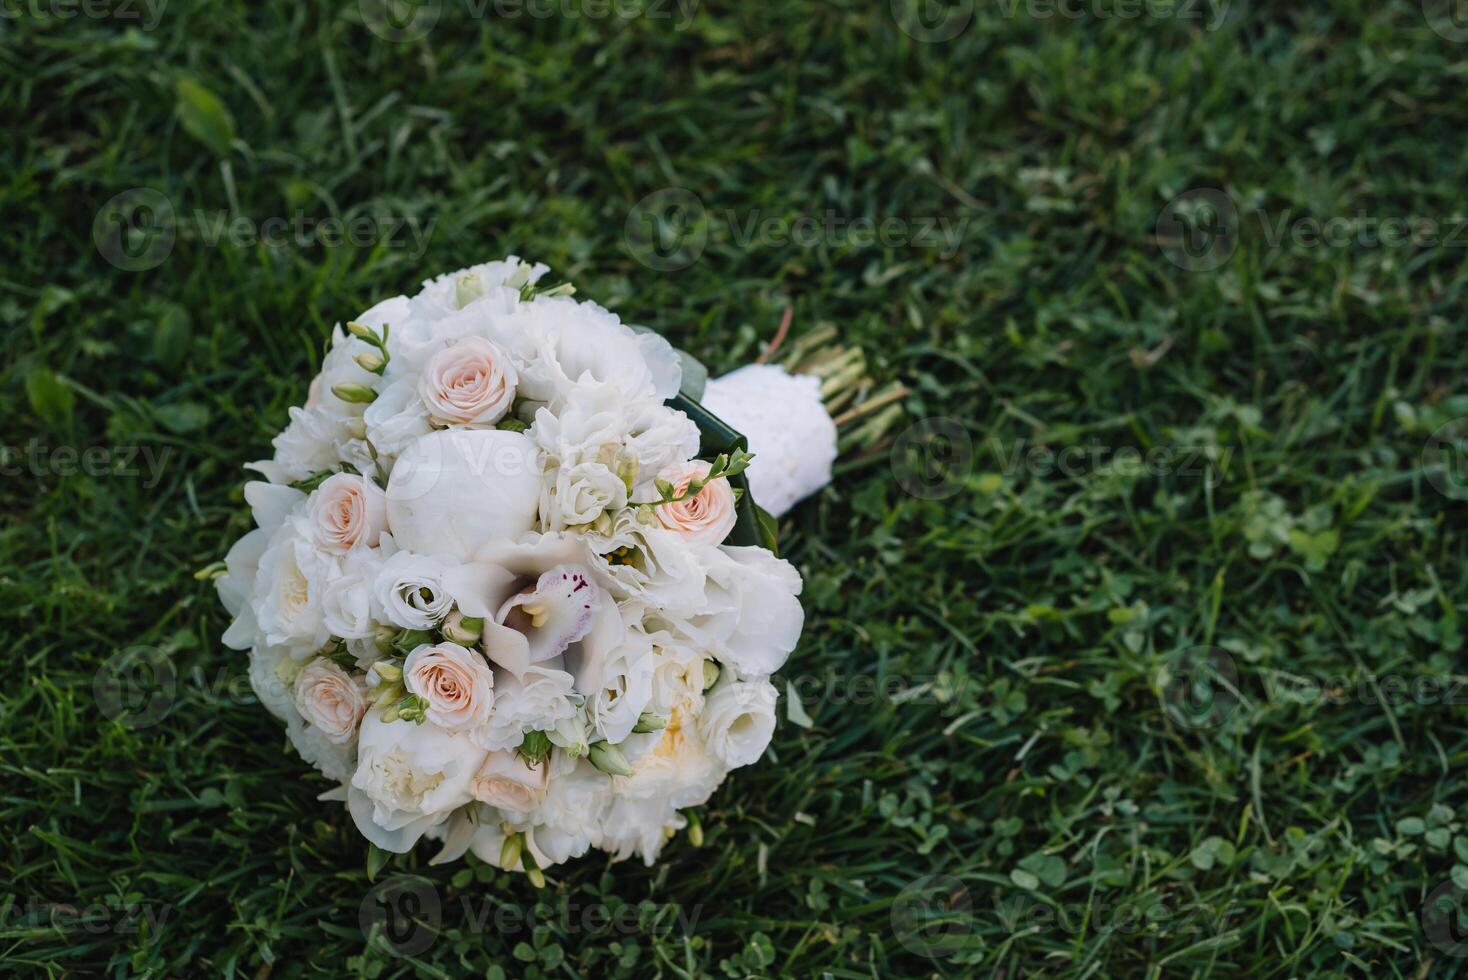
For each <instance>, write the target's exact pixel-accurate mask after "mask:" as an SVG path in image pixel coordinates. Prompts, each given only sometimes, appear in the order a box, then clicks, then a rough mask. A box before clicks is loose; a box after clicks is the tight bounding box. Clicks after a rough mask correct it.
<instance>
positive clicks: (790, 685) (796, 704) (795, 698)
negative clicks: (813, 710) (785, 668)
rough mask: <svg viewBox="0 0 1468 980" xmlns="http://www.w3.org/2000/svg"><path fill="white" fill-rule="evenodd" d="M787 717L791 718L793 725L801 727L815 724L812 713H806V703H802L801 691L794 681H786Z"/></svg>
mask: <svg viewBox="0 0 1468 980" xmlns="http://www.w3.org/2000/svg"><path fill="white" fill-rule="evenodd" d="M785 717H786V718H789V719H790V723H791V724H792V725H799V726H800V727H801V728H810V727H811V726H813V725H814V724H815V722H814V721H812V720H811V717H810V715H808V714H806V713H805V705H803V704H801V703H800V692H799V691H797V690H796V689H795V683H794V682H793V681H786V682H785Z"/></svg>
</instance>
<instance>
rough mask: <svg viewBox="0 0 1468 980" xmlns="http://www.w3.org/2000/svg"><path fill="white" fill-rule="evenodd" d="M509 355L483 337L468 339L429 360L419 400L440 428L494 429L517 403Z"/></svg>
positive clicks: (422, 379)
mask: <svg viewBox="0 0 1468 980" xmlns="http://www.w3.org/2000/svg"><path fill="white" fill-rule="evenodd" d="M517 380H518V378H517V376H516V373H515V367H514V365H513V364H511V363H510V358H509V355H508V354H506V353H505V352H504V351H502V350H500V349H499V348H498V347H497V346H495V345H494V344H492V343H490V342H489V341H488V340H485V339H484V338H482V337H465V338H464V339H462V340H460V341H459V342H457V343H455V344H451V345H450V346H447V347H445V348H444V349H443V350H441V351H439V352H438V353H437V354H435V355H433V357H432V358H430V359H429V361H428V364H427V366H425V367H424V369H423V373H422V374H420V375H419V376H418V397H419V398H420V399H422V401H423V404H424V406H426V407H427V409H428V416H429V418H430V419H432V420H433V421H434V422H436V423H438V424H439V425H445V426H449V425H464V426H491V425H493V424H494V423H496V422H498V421H499V420H500V419H502V418H504V417H505V414H506V413H507V412H509V410H510V405H511V404H512V403H513V402H514V400H515V383H516V381H517Z"/></svg>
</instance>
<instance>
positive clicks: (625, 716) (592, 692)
mask: <svg viewBox="0 0 1468 980" xmlns="http://www.w3.org/2000/svg"><path fill="white" fill-rule="evenodd" d="M566 665H567V668H568V669H570V670H571V672H572V673H573V674H575V676H576V689H577V690H578V691H580V692H581V693H582V694H584V695H586V711H587V720H588V721H589V723H590V725H591V731H592V734H593V735H594V739H593V741H606V742H610V743H612V744H613V745H616V744H617V743H618V742H621V741H622V740H624V739H625V738H626V737H627V736H628V735H630V734H631V733H632V728H633V726H634V725H636V724H637V719H638V717H639V716H640V715H641V714H642V712H643V711H645V710H647V704H648V702H649V701H651V700H652V675H653V652H652V641H651V640H650V639H649V638H648V637H647V635H646V634H644V633H642V632H641V631H640V630H633V629H629V630H626V631H625V635H624V636H623V637H622V639H621V642H619V643H618V644H617V645H616V646H615V647H614V648H612V649H611V650H609V651H607V652H605V653H604V654H602V655H600V656H585V655H568V656H567V658H566Z"/></svg>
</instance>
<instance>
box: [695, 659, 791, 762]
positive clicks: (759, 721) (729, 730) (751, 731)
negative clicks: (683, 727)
mask: <svg viewBox="0 0 1468 980" xmlns="http://www.w3.org/2000/svg"><path fill="white" fill-rule="evenodd" d="M775 697H776V695H775V688H774V686H773V685H771V684H770V682H769V681H755V682H753V683H743V682H737V681H736V682H727V681H726V682H725V683H722V684H719V685H718V686H717V687H715V688H714V689H713V690H712V691H710V692H709V694H708V697H706V698H704V702H703V713H702V714H701V715H699V717H698V730H699V732H700V733H702V735H703V738H704V742H705V744H707V746H708V750H709V752H711V753H712V754H713V755H714V756H715V757H716V758H718V759H719V760H720V761H721V762H723V763H724V764H725V765H727V766H729V767H731V768H733V767H737V766H747V765H749V764H750V763H751V762H754V761H756V760H757V759H758V758H759V757H760V756H761V755H763V754H764V751H765V747H766V746H768V745H769V744H770V737H771V736H772V735H774V734H775Z"/></svg>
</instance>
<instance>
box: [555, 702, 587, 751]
mask: <svg viewBox="0 0 1468 980" xmlns="http://www.w3.org/2000/svg"><path fill="white" fill-rule="evenodd" d="M546 736H547V737H548V738H549V739H550V740H551V743H552V744H554V745H556V746H559V747H560V749H561V750H562V751H563V752H565V753H566V755H568V756H570V757H571V758H573V759H579V758H581V757H582V756H583V755H585V754H586V753H587V752H588V751H590V750H591V746H590V745H589V744H588V743H587V737H586V719H585V718H584V717H582V715H581V713H580V712H577V713H576V714H574V715H572V716H571V717H569V718H562V719H561V720H560V721H558V722H556V727H554V728H552V729H551V730H550V731H549V732H546Z"/></svg>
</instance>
